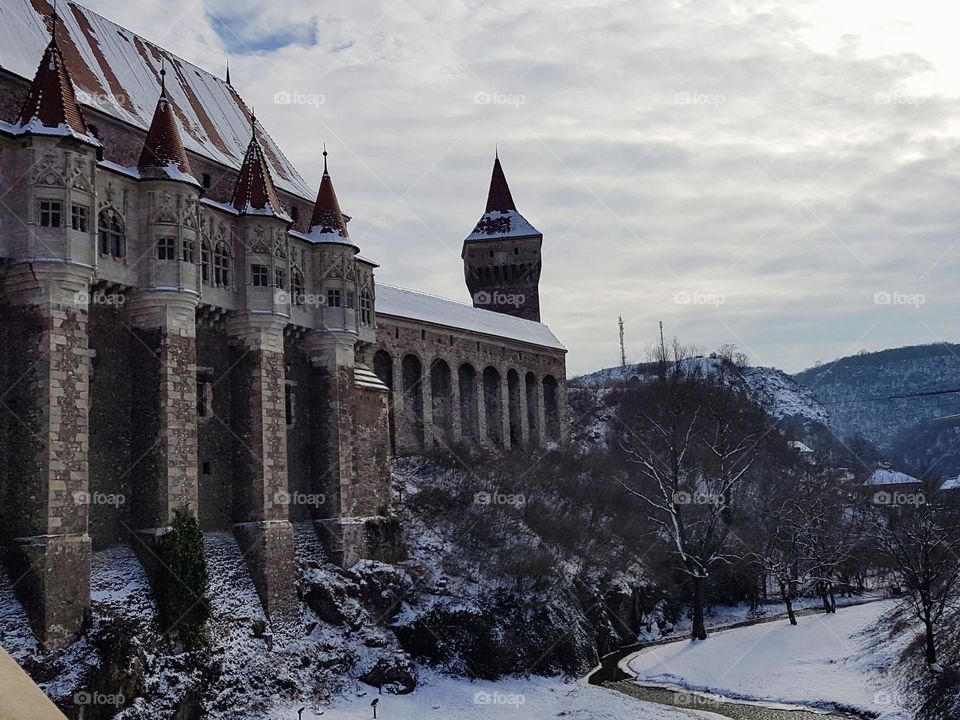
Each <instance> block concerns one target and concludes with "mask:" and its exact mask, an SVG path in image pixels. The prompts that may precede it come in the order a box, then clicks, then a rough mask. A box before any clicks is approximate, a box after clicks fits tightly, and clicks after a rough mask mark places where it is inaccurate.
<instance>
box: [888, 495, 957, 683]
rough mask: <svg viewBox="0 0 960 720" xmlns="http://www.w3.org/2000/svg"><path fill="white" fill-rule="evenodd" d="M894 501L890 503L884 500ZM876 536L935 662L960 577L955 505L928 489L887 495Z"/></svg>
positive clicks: (927, 652) (928, 656) (931, 661)
mask: <svg viewBox="0 0 960 720" xmlns="http://www.w3.org/2000/svg"><path fill="white" fill-rule="evenodd" d="M879 495H880V494H879V493H878V496H879ZM888 499H890V500H894V501H896V502H886V500H888ZM875 507H876V512H875V519H874V524H873V530H874V537H875V539H876V541H877V544H878V546H879V548H880V550H881V553H882V557H883V560H884V561H885V563H886V565H887V567H888V568H890V569H891V570H892V571H893V572H894V574H895V575H896V576H897V577H898V578H899V580H900V582H901V583H902V585H903V586H904V588H905V590H906V596H905V597H906V602H907V603H908V605H909V607H910V608H911V609H912V610H913V612H914V613H915V614H916V616H917V618H918V619H919V620H920V622H921V623H923V628H924V636H925V638H924V639H925V642H924V655H925V658H926V661H927V663H928V664H930V665H933V664H934V663H936V662H937V643H936V639H937V629H938V626H939V624H940V621H941V620H942V619H943V616H944V613H945V612H946V610H947V609H948V607H949V604H950V602H951V600H953V599H955V592H956V589H957V582H958V580H960V555H958V553H957V548H958V544H960V522H958V520H960V518H958V514H957V509H956V508H955V507H954V506H952V505H950V504H947V503H945V502H942V501H940V499H938V498H936V497H934V496H933V495H932V491H930V490H928V491H927V492H926V493H923V492H915V493H892V494H891V493H887V494H886V496H885V497H884V502H883V503H882V504H877V503H875Z"/></svg>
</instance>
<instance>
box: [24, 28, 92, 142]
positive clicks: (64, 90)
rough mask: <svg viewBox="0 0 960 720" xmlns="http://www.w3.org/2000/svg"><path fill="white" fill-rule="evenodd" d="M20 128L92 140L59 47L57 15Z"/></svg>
mask: <svg viewBox="0 0 960 720" xmlns="http://www.w3.org/2000/svg"><path fill="white" fill-rule="evenodd" d="M18 124H19V125H20V127H21V128H22V129H23V130H24V131H26V132H35V133H38V134H53V133H44V131H45V130H59V131H61V132H62V133H64V134H77V135H84V136H86V139H91V138H90V133H89V131H88V130H87V124H86V123H85V122H84V120H83V115H81V114H80V107H79V106H78V105H77V97H76V95H75V94H74V92H73V82H72V81H71V80H70V73H69V72H68V71H67V65H66V63H65V62H64V60H63V54H62V53H61V52H60V48H59V47H57V17H56V15H53V36H52V37H51V38H50V44H49V45H47V49H46V50H44V52H43V57H42V58H41V59H40V65H39V67H37V74H36V75H35V76H34V78H33V84H31V85H30V92H29V93H27V97H26V99H25V100H24V101H23V106H22V107H21V109H20V117H19V119H18Z"/></svg>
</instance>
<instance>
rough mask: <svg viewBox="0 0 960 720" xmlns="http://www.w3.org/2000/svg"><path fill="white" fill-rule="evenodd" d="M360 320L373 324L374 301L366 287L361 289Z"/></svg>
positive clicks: (366, 323) (364, 323)
mask: <svg viewBox="0 0 960 720" xmlns="http://www.w3.org/2000/svg"><path fill="white" fill-rule="evenodd" d="M360 322H361V324H363V325H372V324H373V303H372V302H371V301H370V291H369V290H367V289H366V288H364V289H363V290H361V291H360Z"/></svg>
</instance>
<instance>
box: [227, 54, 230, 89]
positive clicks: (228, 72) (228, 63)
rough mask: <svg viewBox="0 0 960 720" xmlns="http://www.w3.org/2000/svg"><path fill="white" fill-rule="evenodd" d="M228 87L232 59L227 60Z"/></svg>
mask: <svg viewBox="0 0 960 720" xmlns="http://www.w3.org/2000/svg"><path fill="white" fill-rule="evenodd" d="M227 85H230V58H227Z"/></svg>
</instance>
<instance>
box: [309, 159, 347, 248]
mask: <svg viewBox="0 0 960 720" xmlns="http://www.w3.org/2000/svg"><path fill="white" fill-rule="evenodd" d="M310 234H319V235H328V234H329V235H337V236H339V237H341V238H343V239H345V240H347V239H349V238H350V234H349V233H348V232H347V223H346V221H345V220H344V219H343V211H342V210H340V202H339V201H338V200H337V193H336V191H335V190H334V189H333V180H331V179H330V173H329V172H328V171H327V151H326V150H324V151H323V178H321V180H320V190H319V191H318V192H317V201H316V202H315V203H314V205H313V217H311V219H310Z"/></svg>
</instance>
